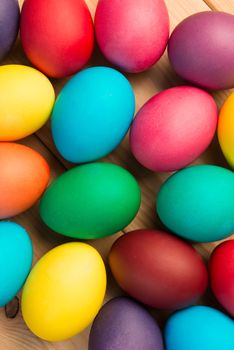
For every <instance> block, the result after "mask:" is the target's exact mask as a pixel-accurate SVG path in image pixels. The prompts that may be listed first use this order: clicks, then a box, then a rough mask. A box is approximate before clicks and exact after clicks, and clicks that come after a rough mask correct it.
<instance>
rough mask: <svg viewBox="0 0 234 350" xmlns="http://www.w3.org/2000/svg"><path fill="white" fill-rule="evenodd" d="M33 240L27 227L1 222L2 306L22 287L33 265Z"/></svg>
mask: <svg viewBox="0 0 234 350" xmlns="http://www.w3.org/2000/svg"><path fill="white" fill-rule="evenodd" d="M32 258H33V250H32V242H31V239H30V237H29V235H28V233H27V232H26V231H25V229H24V228H23V227H22V226H20V225H18V224H16V223H15V222H10V221H1V222H0V307H3V306H4V305H6V304H7V303H9V302H10V301H11V300H12V299H13V298H14V297H15V296H16V294H17V293H18V292H19V290H20V289H21V288H22V286H23V284H24V282H25V280H26V278H27V276H28V274H29V271H30V269H31V266H32Z"/></svg>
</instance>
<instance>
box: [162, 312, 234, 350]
mask: <svg viewBox="0 0 234 350" xmlns="http://www.w3.org/2000/svg"><path fill="white" fill-rule="evenodd" d="M165 342H166V349H167V350H233V349H234V321H233V320H232V319H231V318H229V317H228V316H226V315H225V314H223V313H222V312H220V311H218V310H216V309H213V308H211V307H208V306H192V307H189V308H187V309H184V310H182V311H178V312H176V313H175V314H173V315H172V316H171V317H170V318H169V320H168V321H167V324H166V328H165Z"/></svg>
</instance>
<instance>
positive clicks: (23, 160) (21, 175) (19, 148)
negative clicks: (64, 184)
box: [0, 142, 50, 219]
mask: <svg viewBox="0 0 234 350" xmlns="http://www.w3.org/2000/svg"><path fill="white" fill-rule="evenodd" d="M0 164H1V171H0V194H1V195H0V219H5V218H9V217H12V216H14V215H17V214H19V213H21V212H23V211H25V210H27V209H29V208H30V207H31V206H32V205H33V204H34V203H35V202H36V201H37V200H38V199H39V197H40V196H41V195H42V193H43V192H44V190H45V188H46V186H47V184H48V181H49V176H50V169H49V165H48V164H47V162H46V160H45V159H44V158H43V157H42V156H41V155H40V154H39V153H38V152H36V151H35V150H33V149H31V148H29V147H26V146H24V145H20V144H17V143H10V142H1V143H0Z"/></svg>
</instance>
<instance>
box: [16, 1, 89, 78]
mask: <svg viewBox="0 0 234 350" xmlns="http://www.w3.org/2000/svg"><path fill="white" fill-rule="evenodd" d="M20 36H21V41H22V45H23V48H24V51H25V53H26V55H27V57H28V59H29V60H30V61H31V62H32V64H33V65H34V66H36V67H37V68H38V69H39V70H41V71H42V72H44V73H45V74H46V75H48V76H50V77H54V78H61V77H64V76H68V75H71V74H74V73H75V72H77V71H78V70H80V69H81V68H82V67H83V66H84V65H85V64H86V63H87V62H88V60H89V59H90V56H91V54H92V51H93V45H94V30H93V22H92V17H91V14H90V12H89V9H88V7H87V5H86V3H85V1H84V0H59V1H57V0H46V1H45V0H25V1H24V4H23V7H22V12H21V21H20Z"/></svg>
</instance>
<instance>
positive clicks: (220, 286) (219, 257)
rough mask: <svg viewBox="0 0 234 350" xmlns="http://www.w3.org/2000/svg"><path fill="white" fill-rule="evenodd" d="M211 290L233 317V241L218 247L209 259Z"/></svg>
mask: <svg viewBox="0 0 234 350" xmlns="http://www.w3.org/2000/svg"><path fill="white" fill-rule="evenodd" d="M209 267H210V279H211V288H212V290H213V292H214V294H215V296H216V298H217V299H218V301H219V302H220V303H221V304H222V305H223V307H225V309H226V310H227V311H228V312H229V313H230V314H231V315H232V316H233V317H234V239H232V240H230V241H226V242H223V243H221V244H220V245H218V247H216V249H215V250H214V251H213V253H212V255H211V258H210V264H209Z"/></svg>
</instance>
